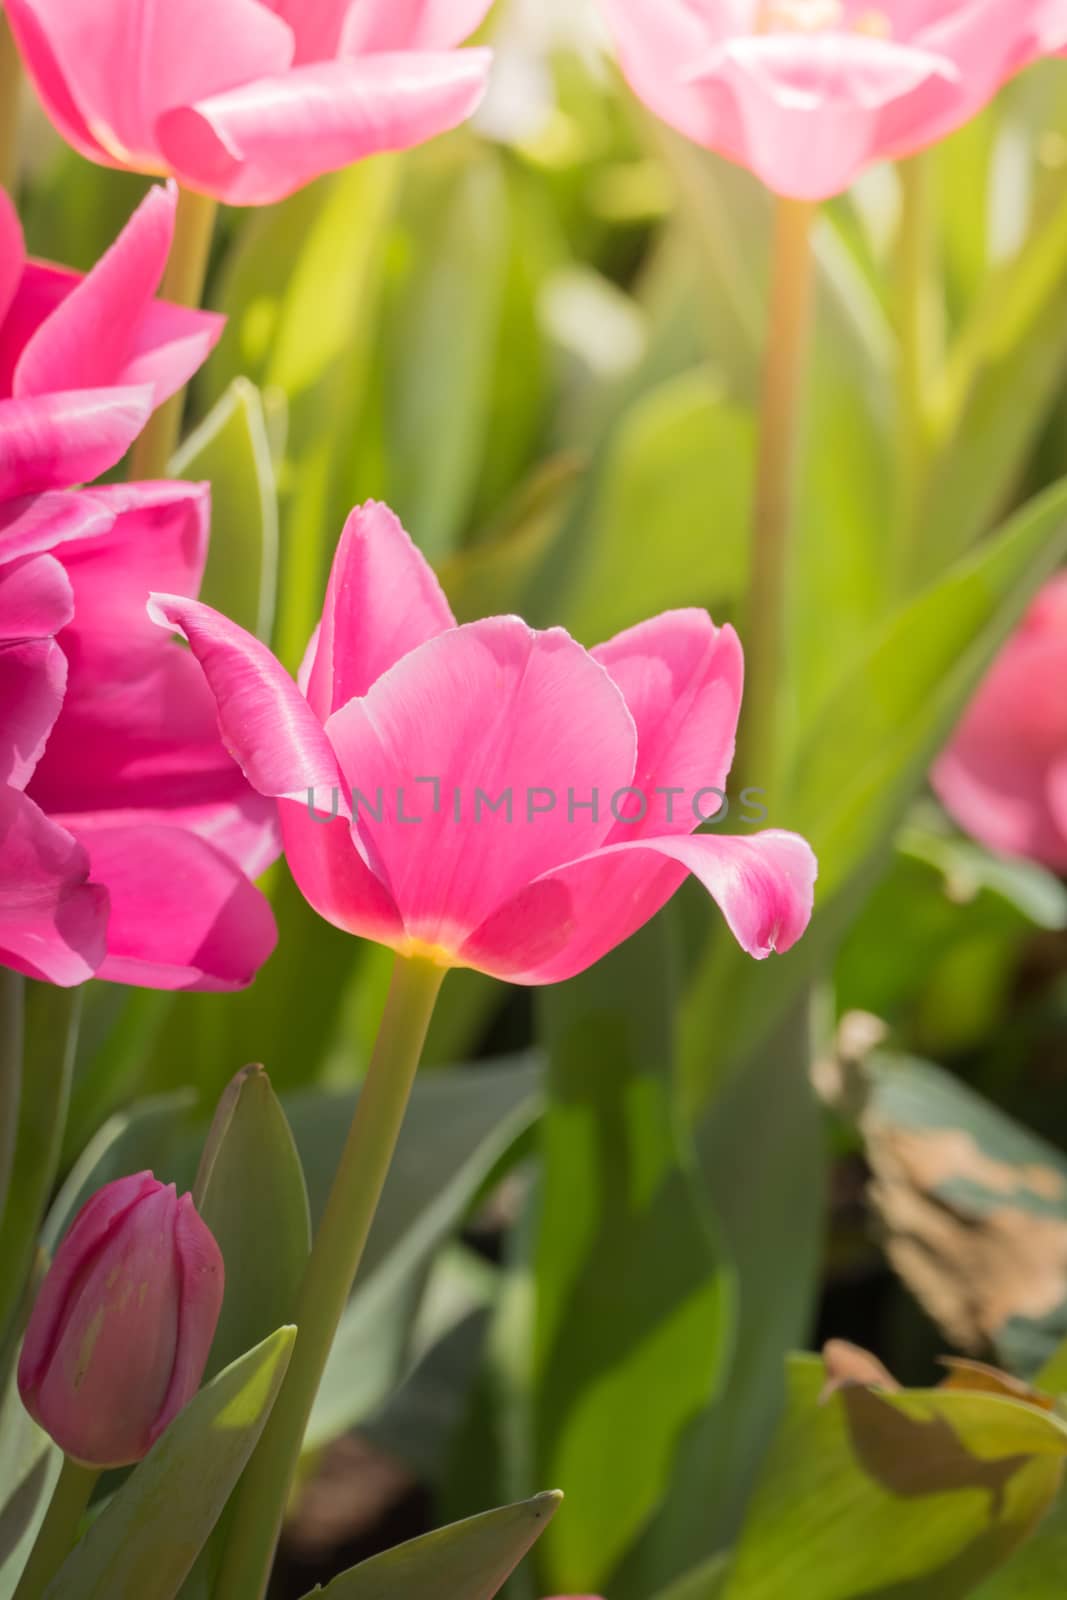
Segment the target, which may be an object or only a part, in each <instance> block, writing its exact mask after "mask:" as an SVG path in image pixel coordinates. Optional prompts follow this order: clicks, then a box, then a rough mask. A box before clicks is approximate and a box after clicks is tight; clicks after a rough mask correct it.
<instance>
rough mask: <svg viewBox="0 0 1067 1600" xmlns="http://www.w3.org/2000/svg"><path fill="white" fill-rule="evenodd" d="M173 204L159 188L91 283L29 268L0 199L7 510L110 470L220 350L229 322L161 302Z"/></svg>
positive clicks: (35, 264)
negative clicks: (19, 499)
mask: <svg viewBox="0 0 1067 1600" xmlns="http://www.w3.org/2000/svg"><path fill="white" fill-rule="evenodd" d="M176 205H177V191H176V189H175V188H174V186H173V185H168V186H167V187H166V188H158V187H157V188H154V189H152V190H151V191H150V192H149V194H148V195H147V197H146V198H145V199H144V200H143V201H142V203H141V205H140V206H139V207H138V208H137V210H136V211H135V212H134V214H133V217H132V218H131V219H130V221H129V223H128V224H127V225H126V227H125V228H124V229H123V231H122V233H121V234H120V235H119V237H118V239H117V240H116V241H115V243H114V244H113V245H112V247H111V249H110V250H108V251H107V253H106V254H105V255H104V256H102V257H101V259H100V260H99V261H98V262H97V264H96V266H95V267H93V269H92V271H91V272H89V273H88V274H86V276H85V277H82V276H81V275H80V274H78V273H76V272H68V271H67V270H66V268H64V267H57V266H53V265H52V264H51V263H49V262H43V261H27V259H26V254H25V250H24V247H23V240H22V230H21V228H20V227H19V223H18V218H17V217H16V215H15V212H14V210H13V209H12V206H11V203H10V201H9V200H8V198H7V196H6V195H5V194H4V192H3V190H0V501H2V500H6V499H11V498H13V497H15V496H21V495H28V494H35V493H39V492H40V491H42V490H48V489H65V488H68V487H69V486H70V485H71V484H76V483H86V482H88V481H89V480H90V479H92V478H95V477H96V476H97V475H98V474H99V473H101V472H105V471H106V470H107V469H108V468H109V467H113V466H114V465H115V463H116V462H117V461H119V460H120V459H121V457H122V456H124V455H125V453H126V451H127V450H128V449H129V447H130V445H131V444H132V443H133V441H134V439H135V438H136V437H137V435H138V434H139V433H140V431H141V429H142V428H143V427H144V424H145V423H146V421H147V420H148V417H149V415H150V414H151V412H152V411H153V410H154V408H155V407H156V406H158V405H160V404H161V403H162V402H163V401H164V400H166V399H168V398H169V396H170V395H172V394H174V393H176V391H177V390H178V389H180V388H181V387H182V385H183V384H184V383H186V382H187V381H188V379H189V378H190V377H191V375H192V374H193V373H194V372H195V371H196V369H197V368H198V367H199V366H200V365H201V364H202V363H203V362H204V361H205V360H206V359H207V356H208V355H209V353H210V351H211V350H212V349H213V347H214V345H215V343H216V341H217V340H218V337H219V334H220V333H221V332H222V325H223V324H222V318H221V317H217V316H213V315H211V314H209V313H208V312H204V311H188V310H186V309H184V308H183V307H181V306H172V305H168V304H167V303H165V302H164V301H160V300H157V299H155V294H156V291H157V289H158V288H159V285H160V282H161V280H162V277H163V269H164V267H165V266H166V264H167V256H168V253H169V251H170V246H171V241H172V238H173V235H174V215H175V208H176Z"/></svg>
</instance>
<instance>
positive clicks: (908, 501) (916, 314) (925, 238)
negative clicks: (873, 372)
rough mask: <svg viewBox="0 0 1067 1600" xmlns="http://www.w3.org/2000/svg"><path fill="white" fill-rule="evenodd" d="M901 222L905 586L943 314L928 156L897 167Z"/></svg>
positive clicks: (899, 487) (901, 548) (900, 515)
mask: <svg viewBox="0 0 1067 1600" xmlns="http://www.w3.org/2000/svg"><path fill="white" fill-rule="evenodd" d="M897 174H898V177H899V180H900V222H899V227H898V231H897V247H896V258H897V259H896V324H897V341H898V349H899V357H898V387H897V394H898V399H897V407H898V419H897V484H896V492H897V512H896V515H897V539H896V545H897V554H898V558H899V563H900V576H901V581H902V583H903V584H904V585H905V586H907V584H908V583H909V582H910V581H911V579H912V578H913V576H914V568H915V565H916V561H917V559H918V556H919V554H920V552H919V551H918V550H917V549H916V543H917V540H918V538H919V533H920V529H921V520H920V512H921V501H922V490H923V480H924V477H925V475H926V471H927V467H928V465H929V460H930V450H931V430H930V411H929V401H930V375H931V374H930V366H931V359H932V356H933V352H934V349H935V347H936V342H937V336H938V330H937V311H936V305H935V302H934V297H933V284H934V274H933V272H932V271H931V261H932V255H933V248H934V246H933V240H934V229H935V222H936V219H935V214H934V208H933V199H934V196H933V192H932V186H931V177H932V169H931V166H930V162H929V159H928V156H927V154H925V153H924V154H921V155H917V156H912V157H911V158H910V159H909V160H907V161H901V162H899V163H898V166H897Z"/></svg>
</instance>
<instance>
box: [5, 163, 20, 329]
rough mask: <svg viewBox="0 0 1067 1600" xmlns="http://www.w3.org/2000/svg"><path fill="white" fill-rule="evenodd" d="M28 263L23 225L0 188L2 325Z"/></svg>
mask: <svg viewBox="0 0 1067 1600" xmlns="http://www.w3.org/2000/svg"><path fill="white" fill-rule="evenodd" d="M25 263H26V251H25V247H24V245H23V242H22V225H21V223H20V222H19V219H18V212H17V211H16V210H15V207H14V206H13V205H12V204H11V201H10V199H9V198H8V195H7V193H6V191H5V190H4V189H0V327H2V326H3V322H4V319H5V317H6V316H7V313H8V308H9V307H10V305H11V302H12V300H14V298H15V291H16V290H17V289H18V286H19V283H20V281H21V279H22V272H23V267H24V266H25Z"/></svg>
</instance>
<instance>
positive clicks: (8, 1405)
mask: <svg viewBox="0 0 1067 1600" xmlns="http://www.w3.org/2000/svg"><path fill="white" fill-rule="evenodd" d="M62 1460H63V1458H62V1454H61V1452H60V1450H59V1449H58V1447H57V1446H56V1445H54V1444H53V1443H52V1441H51V1439H49V1437H48V1435H47V1434H46V1433H42V1431H41V1429H40V1428H39V1427H38V1426H37V1424H36V1423H35V1422H34V1420H33V1418H32V1417H31V1416H30V1414H29V1412H28V1411H27V1410H26V1408H25V1406H24V1405H23V1404H22V1401H21V1400H20V1399H19V1393H18V1389H17V1387H16V1384H15V1375H14V1373H13V1372H12V1373H11V1374H10V1377H9V1379H8V1382H7V1384H6V1385H5V1388H4V1394H3V1400H2V1403H0V1600H11V1596H12V1595H13V1594H14V1592H15V1587H16V1585H17V1583H18V1580H19V1576H20V1574H21V1572H22V1569H23V1567H24V1565H25V1563H26V1558H27V1557H28V1555H29V1553H30V1550H31V1548H32V1546H33V1541H34V1539H35V1538H36V1536H37V1529H38V1527H39V1526H40V1523H41V1520H42V1518H43V1517H44V1514H45V1511H46V1509H47V1507H48V1502H49V1500H50V1499H51V1496H52V1490H53V1488H54V1487H55V1483H56V1480H57V1478H58V1477H59V1469H60V1466H61V1465H62Z"/></svg>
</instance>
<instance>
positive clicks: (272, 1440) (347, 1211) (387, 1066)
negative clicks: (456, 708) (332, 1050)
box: [216, 956, 446, 1600]
mask: <svg viewBox="0 0 1067 1600" xmlns="http://www.w3.org/2000/svg"><path fill="white" fill-rule="evenodd" d="M445 971H446V969H445V967H443V966H441V965H439V964H438V963H436V962H434V961H433V960H431V959H428V958H426V957H422V956H410V957H405V956H398V957H397V960H396V965H395V967H394V969H393V977H392V982H391V984H390V988H389V995H388V998H387V1000H386V1004H385V1013H384V1015H383V1017H382V1023H381V1028H380V1030H379V1033H378V1039H377V1043H376V1044H375V1047H374V1052H373V1054H372V1056H371V1061H370V1066H369V1067H368V1069H367V1076H366V1079H365V1081H364V1084H363V1088H362V1091H361V1093H360V1096H359V1100H358V1102H357V1105H356V1112H355V1116H354V1117H353V1119H352V1126H351V1128H350V1129H349V1132H348V1139H347V1141H346V1143H345V1147H344V1151H343V1153H342V1156H341V1162H340V1165H339V1167H338V1169H337V1174H336V1176H335V1178H334V1182H333V1188H332V1189H331V1191H330V1197H329V1200H328V1201H327V1205H326V1211H325V1213H324V1215H323V1218H322V1221H321V1223H320V1224H319V1228H318V1232H317V1234H316V1236H315V1245H314V1249H313V1250H312V1253H311V1259H310V1261H309V1262H308V1266H307V1271H306V1274H305V1276H304V1282H303V1286H302V1288H301V1291H300V1300H299V1304H298V1307H297V1313H296V1322H297V1328H298V1332H297V1338H296V1344H295V1345H294V1347H293V1355H292V1360H291V1361H290V1363H289V1369H288V1372H287V1373H286V1376H285V1382H284V1384H283V1385H282V1390H281V1393H280V1394H279V1396H278V1399H277V1401H276V1402H275V1405H274V1408H273V1410H272V1412H271V1416H270V1421H269V1422H268V1424H267V1427H266V1429H265V1431H264V1434H263V1438H262V1439H261V1441H260V1444H259V1447H258V1449H257V1450H256V1453H255V1455H254V1456H253V1457H252V1460H251V1462H250V1463H249V1466H248V1468H247V1470H246V1472H245V1475H244V1477H243V1479H242V1481H241V1487H240V1490H239V1491H238V1498H237V1503H236V1509H235V1514H234V1520H233V1523H232V1526H231V1531H230V1537H229V1540H228V1542H227V1546H226V1554H225V1558H224V1561H223V1566H222V1571H221V1573H220V1576H219V1581H218V1586H217V1588H216V1594H217V1596H218V1600H254V1597H258V1596H261V1595H263V1594H264V1593H265V1592H266V1587H267V1582H268V1580H269V1578H270V1572H271V1566H272V1564H273V1560H274V1551H275V1547H276V1546H277V1542H278V1536H279V1534H280V1532H281V1526H282V1519H283V1517H284V1515H285V1507H286V1503H287V1501H288V1498H289V1491H290V1487H291V1485H292V1482H293V1478H294V1476H295V1473H296V1469H297V1465H298V1463H299V1460H300V1450H301V1445H302V1443H303V1439H304V1433H305V1431H306V1429H307V1424H308V1418H309V1417H310V1415H311V1408H312V1406H313V1404H314V1401H315V1395H316V1393H317V1391H318V1387H319V1383H320V1381H321V1378H322V1374H323V1371H324V1369H325V1366H326V1360H327V1357H328V1356H329V1353H330V1347H331V1345H332V1344H333V1339H334V1335H335V1334H336V1332H337V1328H338V1324H339V1323H340V1321H341V1317H342V1314H343V1312H344V1309H345V1304H346V1302H347V1300H348V1297H349V1294H350V1293H351V1291H352V1285H353V1283H354V1282H355V1278H356V1273H357V1272H358V1270H359V1264H360V1262H361V1260H362V1259H363V1252H364V1250H365V1248H366V1244H367V1239H368V1237H369V1235H370V1230H371V1224H372V1222H373V1221H374V1215H375V1212H376V1211H377V1209H378V1201H379V1200H380V1198H381V1194H382V1189H383V1187H384V1185H385V1179H386V1175H387V1173H388V1171H389V1166H390V1164H391V1162H392V1159H393V1152H394V1150H395V1149H396V1142H397V1138H398V1136H399V1133H400V1127H401V1124H402V1122H403V1120H404V1112H405V1110H406V1109H407V1104H408V1100H409V1098H410V1095H411V1088H412V1085H413V1083H414V1081H415V1073H416V1070H417V1068H418V1064H419V1060H420V1057H421V1055H422V1050H423V1045H424V1044H425V1042H426V1033H427V1029H428V1028H429V1025H430V1018H431V1016H432V1015H433V1009H434V1005H435V1003H436V1001H437V996H438V993H439V991H440V988H441V983H442V980H443V978H444V975H445Z"/></svg>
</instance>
